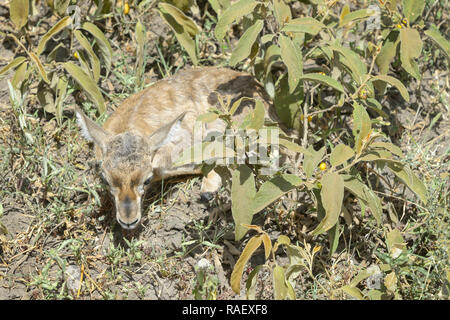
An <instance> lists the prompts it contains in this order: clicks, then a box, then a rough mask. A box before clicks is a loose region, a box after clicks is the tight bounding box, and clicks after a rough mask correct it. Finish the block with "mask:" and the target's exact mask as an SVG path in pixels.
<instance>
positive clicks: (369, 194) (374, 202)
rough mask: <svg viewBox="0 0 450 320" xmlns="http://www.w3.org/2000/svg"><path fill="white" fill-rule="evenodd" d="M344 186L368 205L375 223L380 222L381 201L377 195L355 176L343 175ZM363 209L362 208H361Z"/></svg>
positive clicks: (381, 212)
mask: <svg viewBox="0 0 450 320" xmlns="http://www.w3.org/2000/svg"><path fill="white" fill-rule="evenodd" d="M343 178H344V187H345V189H347V190H348V191H350V192H351V193H353V194H354V195H355V197H357V198H358V199H359V200H360V201H362V203H363V204H364V205H368V206H369V209H370V212H371V213H372V214H373V216H374V217H375V219H376V220H377V223H378V224H380V223H381V218H382V215H383V210H382V207H381V201H380V199H379V198H378V197H377V195H376V194H375V193H374V192H373V191H372V190H371V189H370V188H369V187H368V186H366V185H365V184H364V183H362V182H361V181H360V180H358V179H357V178H356V177H353V176H350V175H343ZM362 211H363V209H362Z"/></svg>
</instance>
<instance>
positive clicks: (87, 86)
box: [63, 62, 106, 113]
mask: <svg viewBox="0 0 450 320" xmlns="http://www.w3.org/2000/svg"><path fill="white" fill-rule="evenodd" d="M63 66H64V68H65V69H66V70H67V72H68V73H69V74H70V75H71V76H72V77H73V78H74V79H75V81H76V82H77V83H78V84H79V85H80V86H81V87H82V88H83V89H84V90H85V92H86V93H87V94H88V96H89V98H90V99H91V100H92V101H93V102H94V103H95V105H96V106H97V108H98V110H99V111H100V113H104V112H105V111H106V107H105V101H104V100H103V96H102V93H101V92H100V90H99V89H98V87H97V84H96V83H95V82H94V80H92V78H91V77H89V75H87V74H86V73H85V72H84V71H83V70H82V69H81V68H80V67H78V66H77V65H75V64H73V63H72V62H66V63H63Z"/></svg>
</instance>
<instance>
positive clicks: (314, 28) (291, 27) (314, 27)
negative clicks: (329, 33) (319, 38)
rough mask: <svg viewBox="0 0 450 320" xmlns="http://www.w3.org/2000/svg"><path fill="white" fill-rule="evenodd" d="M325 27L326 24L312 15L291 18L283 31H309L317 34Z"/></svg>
mask: <svg viewBox="0 0 450 320" xmlns="http://www.w3.org/2000/svg"><path fill="white" fill-rule="evenodd" d="M323 28H326V26H325V25H324V24H323V23H322V22H320V21H317V20H316V19H314V18H312V17H302V18H296V19H293V20H291V21H290V22H289V23H287V24H285V25H284V27H283V29H281V31H284V32H294V33H295V32H301V33H309V34H312V35H313V36H315V35H316V34H318V33H319V31H320V30H322V29H323Z"/></svg>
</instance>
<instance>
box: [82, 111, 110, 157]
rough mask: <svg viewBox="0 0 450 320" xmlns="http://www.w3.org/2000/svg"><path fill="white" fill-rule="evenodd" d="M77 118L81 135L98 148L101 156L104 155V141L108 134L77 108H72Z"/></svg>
mask: <svg viewBox="0 0 450 320" xmlns="http://www.w3.org/2000/svg"><path fill="white" fill-rule="evenodd" d="M74 111H75V114H76V116H77V122H78V125H79V126H80V129H81V135H82V136H83V137H84V138H85V139H86V140H88V141H94V143H95V144H96V145H97V146H98V147H99V148H100V150H101V151H102V154H105V153H106V141H107V139H108V133H107V132H106V131H105V130H103V128H102V127H100V126H99V125H98V124H97V123H95V122H94V121H92V120H91V119H90V118H89V117H88V116H87V115H85V114H84V112H83V111H81V109H80V108H79V107H78V106H75V107H74Z"/></svg>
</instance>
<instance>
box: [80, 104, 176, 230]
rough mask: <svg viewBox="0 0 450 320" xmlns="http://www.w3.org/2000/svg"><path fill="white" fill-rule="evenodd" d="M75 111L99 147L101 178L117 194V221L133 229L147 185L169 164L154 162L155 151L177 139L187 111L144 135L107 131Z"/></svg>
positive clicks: (87, 132) (84, 130) (81, 124)
mask: <svg viewBox="0 0 450 320" xmlns="http://www.w3.org/2000/svg"><path fill="white" fill-rule="evenodd" d="M75 112H76V115H77V120H78V124H79V126H80V128H81V131H82V134H83V136H84V137H85V138H86V139H87V140H88V141H93V142H94V143H95V145H96V147H97V157H98V158H99V160H100V168H101V175H102V179H103V180H104V181H105V183H106V184H107V185H108V186H109V189H110V192H111V194H112V196H113V197H114V201H115V207H116V218H117V221H118V222H119V224H120V225H121V226H122V227H123V228H124V229H134V228H135V227H136V226H137V225H138V224H139V222H140V220H141V216H142V215H141V202H142V201H141V200H142V198H143V195H144V192H145V188H146V186H148V185H149V184H150V182H151V181H152V179H153V178H154V176H155V175H158V174H160V173H159V171H160V170H164V168H165V165H167V164H166V163H162V162H164V161H163V160H162V161H159V162H158V161H157V162H156V163H155V161H154V158H155V154H156V153H157V151H158V150H160V149H161V148H163V147H165V146H167V145H169V144H170V143H171V142H173V141H174V140H175V138H176V136H177V135H178V131H179V127H180V125H181V121H182V120H183V117H184V115H185V114H184V113H183V114H181V115H179V116H178V117H177V118H176V119H175V120H173V121H171V122H170V123H168V124H166V125H164V126H162V127H161V128H159V129H158V130H156V131H155V132H154V133H152V134H151V135H149V136H143V135H141V134H139V133H138V132H134V131H127V132H123V133H119V134H114V133H111V132H108V131H106V130H105V129H103V128H102V127H100V126H99V125H98V124H97V123H95V122H94V121H92V120H91V119H90V118H89V117H87V116H86V115H85V114H84V113H83V112H82V111H81V110H80V109H79V108H78V107H75ZM158 158H161V157H158ZM161 159H164V157H162V158H161Z"/></svg>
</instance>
